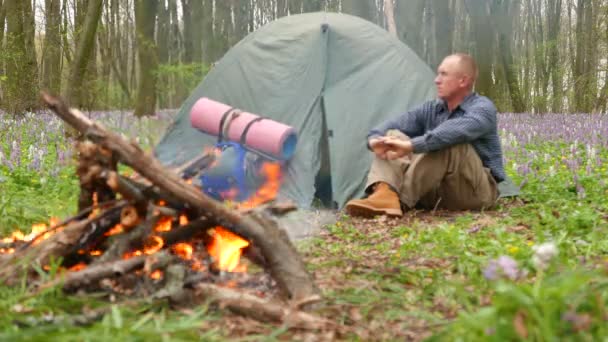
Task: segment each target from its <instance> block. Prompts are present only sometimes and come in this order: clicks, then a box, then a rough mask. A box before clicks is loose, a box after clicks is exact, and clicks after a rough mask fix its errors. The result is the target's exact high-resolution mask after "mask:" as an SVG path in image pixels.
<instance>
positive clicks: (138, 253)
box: [122, 250, 143, 259]
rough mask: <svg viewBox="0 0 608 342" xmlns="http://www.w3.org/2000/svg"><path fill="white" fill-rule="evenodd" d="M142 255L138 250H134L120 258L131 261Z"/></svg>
mask: <svg viewBox="0 0 608 342" xmlns="http://www.w3.org/2000/svg"><path fill="white" fill-rule="evenodd" d="M142 254H143V253H142V252H141V251H140V250H136V251H132V252H127V253H125V254H124V255H123V256H122V258H123V259H131V258H133V257H136V256H140V255H142Z"/></svg>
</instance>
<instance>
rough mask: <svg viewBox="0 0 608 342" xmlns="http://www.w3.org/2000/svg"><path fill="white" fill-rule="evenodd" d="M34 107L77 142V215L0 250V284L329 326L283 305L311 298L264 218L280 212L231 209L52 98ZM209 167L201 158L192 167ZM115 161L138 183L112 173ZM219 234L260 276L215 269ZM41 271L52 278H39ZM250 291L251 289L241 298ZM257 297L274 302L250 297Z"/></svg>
mask: <svg viewBox="0 0 608 342" xmlns="http://www.w3.org/2000/svg"><path fill="white" fill-rule="evenodd" d="M42 99H43V101H44V102H45V104H46V105H47V106H48V107H49V108H51V109H52V110H53V111H54V112H55V114H56V115H57V116H59V117H60V118H61V119H62V120H63V121H65V122H66V123H67V124H69V125H70V126H71V127H73V128H74V129H75V130H76V131H77V132H79V133H80V134H81V135H82V138H83V139H82V141H80V142H79V143H78V145H77V148H78V152H79V163H78V167H77V175H78V177H79V179H80V185H81V197H80V198H79V211H80V212H79V213H78V214H77V215H76V216H74V217H73V218H70V219H68V220H65V221H64V222H62V223H61V224H58V225H56V226H54V227H51V228H49V229H47V230H46V231H45V232H43V233H41V234H39V235H38V236H35V237H34V238H32V239H30V240H28V241H21V240H19V241H14V242H13V243H11V242H3V243H2V246H0V247H1V248H2V249H1V250H0V251H2V250H4V251H7V250H10V251H11V252H10V253H3V254H0V282H3V283H5V284H17V283H21V282H22V281H24V280H25V282H26V283H27V284H29V285H30V286H32V289H33V291H34V292H33V293H34V294H35V293H38V292H39V291H42V290H44V289H47V288H49V287H54V286H58V285H60V286H62V288H63V289H64V290H65V291H74V290H82V289H85V290H86V289H95V290H99V289H108V290H110V291H113V292H116V293H123V294H127V295H133V294H140V295H145V296H147V297H152V298H157V299H162V298H177V297H179V296H184V295H187V296H188V297H190V298H196V299H197V300H193V301H188V302H189V303H195V302H197V301H198V302H200V301H205V300H207V299H210V300H212V301H215V302H218V303H222V305H224V306H225V307H227V308H229V309H230V310H231V311H234V312H239V313H240V314H243V315H247V316H250V317H253V318H256V319H262V320H270V321H275V322H283V323H289V324H288V325H289V326H292V327H297V328H304V329H325V328H328V327H330V326H331V324H330V323H329V322H326V321H324V320H322V319H320V318H317V317H316V316H314V315H312V314H309V313H305V312H303V311H302V310H301V308H300V307H294V306H293V304H290V305H288V304H287V303H301V302H309V301H310V299H311V298H314V299H315V301H316V300H317V299H319V298H320V297H319V290H318V288H317V287H316V285H315V284H314V282H313V279H312V277H311V275H310V274H309V273H308V272H307V270H306V267H305V264H304V262H303V260H302V258H301V256H300V255H299V254H298V252H297V250H296V249H295V248H294V246H293V245H292V244H291V242H290V240H289V238H288V237H287V234H286V233H285V231H284V230H282V229H281V228H280V227H279V226H278V225H277V223H276V221H275V220H273V218H272V216H273V215H277V214H280V213H283V212H286V211H288V210H291V209H289V207H285V206H274V207H273V206H263V207H259V208H255V209H253V210H248V211H239V210H235V209H230V208H228V207H227V206H225V205H224V204H222V203H219V202H217V201H215V200H214V199H212V198H209V197H208V196H206V195H205V194H204V193H202V192H201V191H200V190H199V189H198V188H197V187H195V186H193V185H191V184H189V182H188V181H187V179H184V178H183V176H184V175H186V176H187V175H189V172H190V171H191V170H187V169H186V170H181V171H180V172H179V174H178V173H176V172H175V171H170V170H168V169H167V168H165V167H164V166H163V165H161V164H160V162H159V161H158V160H156V159H155V158H154V157H153V156H151V155H149V154H147V153H145V152H144V151H143V150H142V149H141V148H140V147H139V146H138V145H137V144H136V143H134V142H129V141H127V140H125V139H124V138H123V137H121V136H120V135H118V134H116V133H114V132H112V131H110V130H108V129H106V128H105V127H103V126H102V125H100V124H98V123H95V122H93V121H91V120H89V119H88V118H87V117H86V116H84V115H83V114H82V113H81V112H79V111H78V110H76V109H71V108H68V107H67V106H66V104H65V103H64V102H62V100H61V99H59V98H56V97H53V96H50V95H48V94H46V93H43V94H42ZM209 161H210V157H209V156H204V157H203V158H200V159H198V160H197V161H195V162H194V163H193V165H194V166H195V167H197V166H198V167H200V166H201V165H197V164H196V163H199V164H200V163H203V164H204V163H208V162H209ZM121 163H122V164H124V165H126V166H129V167H130V168H132V169H133V171H135V172H136V173H137V174H138V176H139V178H137V179H135V178H128V177H125V176H122V175H120V174H119V173H118V172H117V167H118V165H119V164H121ZM218 226H219V227H222V228H223V229H227V230H228V231H230V232H231V233H233V234H236V235H237V236H238V237H240V238H241V239H244V240H246V241H247V242H248V243H249V247H247V248H246V249H245V252H244V256H245V257H247V258H248V259H249V260H250V262H252V263H254V264H257V265H258V267H259V268H260V269H261V270H263V272H258V273H251V274H247V273H245V275H242V274H241V275H237V274H235V273H231V272H225V271H220V270H219V268H218V267H217V264H216V262H217V260H214V258H212V257H211V256H210V254H209V252H208V249H207V247H208V245H209V244H210V243H211V242H212V240H213V239H214V232H215V234H217V232H216V230H217V229H219V228H218ZM44 271H51V272H50V273H46V274H47V275H48V274H55V275H56V276H55V277H54V278H52V279H50V280H49V279H48V277H40V275H41V274H44V273H45V272H44ZM252 280H256V281H253V282H252ZM252 283H254V284H255V285H254V286H253V287H256V288H255V289H253V290H255V291H249V293H248V290H251V289H250V288H251V284H252ZM227 284H229V285H231V286H232V288H231V289H228V288H226V285H227ZM247 284H249V285H247ZM256 291H257V292H260V291H262V292H264V293H265V297H267V298H269V297H275V299H273V300H272V301H269V300H267V299H262V298H260V297H257V296H256V295H255V294H254V293H255V292H256ZM287 308H289V309H287Z"/></svg>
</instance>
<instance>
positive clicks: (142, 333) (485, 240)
mask: <svg viewBox="0 0 608 342" xmlns="http://www.w3.org/2000/svg"><path fill="white" fill-rule="evenodd" d="M556 115H557V114H556ZM561 117H562V116H559V118H561ZM563 117H564V119H556V117H538V116H534V115H531V114H504V115H502V116H501V120H502V124H501V125H502V126H501V133H502V136H503V147H504V150H505V155H506V159H507V160H508V162H507V164H506V165H505V168H506V171H507V173H508V174H509V176H510V177H511V178H512V179H513V180H514V181H515V182H516V184H520V185H522V195H521V196H520V197H519V198H516V199H509V200H507V199H504V200H501V201H500V203H499V205H498V206H497V207H496V208H493V209H492V210H489V211H485V212H444V211H437V212H420V211H418V212H414V211H412V212H408V213H406V215H405V216H404V217H403V218H401V219H383V218H377V219H368V220H365V219H354V218H350V217H348V216H346V215H341V216H340V217H339V218H338V220H337V221H336V222H335V223H334V224H331V225H327V226H325V227H323V228H322V230H321V231H320V233H319V235H317V236H315V237H312V238H309V239H307V240H304V241H300V242H299V243H298V249H299V250H300V252H301V253H302V254H303V256H304V259H305V262H306V264H307V266H308V267H309V269H310V271H311V272H312V273H313V275H314V277H315V280H316V282H317V284H318V285H319V287H320V288H321V290H322V292H323V295H324V297H325V299H326V300H325V302H324V305H322V306H320V307H319V308H317V309H316V311H315V313H316V314H318V315H320V316H323V317H327V318H329V319H331V320H333V321H334V322H337V323H339V325H340V326H341V331H327V332H305V331H295V330H290V329H287V328H286V327H284V326H280V325H272V324H263V323H259V322H257V321H254V320H251V319H247V318H242V317H239V316H235V315H232V314H229V313H226V311H223V310H217V309H216V308H214V307H212V306H208V305H203V306H200V307H197V308H194V309H190V310H173V309H171V308H170V307H169V305H168V304H166V303H159V302H156V303H147V302H145V301H143V300H142V301H140V302H133V301H129V302H125V301H122V300H121V299H120V298H118V299H117V300H116V301H114V302H111V301H108V300H106V299H104V298H97V297H95V296H92V295H67V294H64V293H63V292H62V291H61V290H60V289H58V288H55V289H50V290H48V291H46V292H44V293H42V294H40V295H38V296H34V297H32V296H28V290H27V289H26V288H24V287H22V286H17V287H6V286H2V287H0V310H1V311H2V312H3V314H2V315H0V340H11V341H12V340H26V341H27V340H41V341H42V340H44V341H51V340H61V341H104V340H111V339H114V340H125V341H131V340H171V341H179V340H184V341H186V340H194V339H202V340H210V341H213V340H218V341H219V340H226V339H230V340H237V341H249V340H255V341H258V340H265V341H272V340H310V341H313V340H314V341H317V340H332V339H338V340H423V339H428V338H430V339H431V340H455V339H460V340H466V341H471V340H473V341H474V340H514V339H526V338H527V339H532V340H556V339H565V340H600V339H602V338H605V336H608V310H607V309H606V307H607V305H608V291H607V289H606V287H607V286H608V238H607V236H608V234H607V232H608V201H606V198H607V195H608V185H607V184H606V179H607V178H608V171H607V168H606V165H607V163H608V149H607V146H606V140H605V136H607V135H606V132H607V127H608V120H607V119H608V118H607V117H606V116H602V115H597V116H591V115H587V116H585V115H584V114H580V115H578V116H577V115H564V116H563ZM26 120H28V121H23V122H16V121H14V120H7V119H5V118H3V119H2V121H0V126H1V127H0V128H1V130H0V132H2V133H0V194H1V195H0V235H7V234H9V233H10V232H11V231H13V230H14V229H16V228H20V229H24V230H25V229H26V227H29V226H31V225H32V224H33V223H37V222H46V221H48V220H49V218H50V217H51V216H55V217H67V216H71V215H72V214H74V213H75V210H76V209H75V207H76V198H77V192H78V184H77V183H78V182H77V179H76V177H75V175H74V169H73V162H72V161H71V160H72V158H71V157H70V156H69V149H70V147H69V145H68V144H67V143H65V142H64V141H63V140H62V139H63V138H62V135H61V133H60V131H61V129H60V128H57V132H56V133H53V132H54V131H53V127H55V126H53V125H54V124H53V123H49V122H48V120H47V121H45V120H43V119H37V118H27V119H26ZM148 124H149V123H146V124H141V125H142V126H144V125H148ZM57 127H60V125H58V126H57ZM49 128H51V129H50V130H49ZM138 134H139V133H138ZM155 134H156V133H154V134H150V135H147V137H155V136H156V135H155ZM138 136H139V137H140V138H141V139H142V140H144V138H145V137H146V135H138ZM142 137H143V138H142ZM146 139H147V138H146ZM152 140H153V139H152ZM152 140H148V141H147V142H148V144H149V145H153V144H154V143H155V142H154V141H152ZM145 143H146V141H144V144H145ZM103 307H106V308H108V311H107V314H105V315H104V316H103V317H101V318H100V320H98V321H96V322H94V323H92V324H90V325H87V326H84V327H83V326H78V325H75V324H73V322H71V320H70V319H69V318H70V317H72V316H74V315H78V314H82V313H83V311H86V310H90V309H92V308H103Z"/></svg>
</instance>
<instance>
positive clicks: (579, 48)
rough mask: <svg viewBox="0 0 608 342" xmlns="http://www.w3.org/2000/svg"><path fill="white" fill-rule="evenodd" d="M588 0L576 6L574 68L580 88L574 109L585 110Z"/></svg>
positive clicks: (575, 98) (576, 95)
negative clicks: (585, 25)
mask: <svg viewBox="0 0 608 342" xmlns="http://www.w3.org/2000/svg"><path fill="white" fill-rule="evenodd" d="M588 5H589V4H588V1H587V0H578V3H577V6H576V56H575V62H574V63H575V64H574V70H572V76H573V78H574V82H575V85H574V86H575V87H576V89H580V91H578V92H577V93H576V94H575V95H574V106H575V107H574V110H576V111H579V112H582V111H585V98H586V96H585V91H586V90H587V77H586V76H585V32H584V31H583V29H584V23H585V19H586V18H585V6H588Z"/></svg>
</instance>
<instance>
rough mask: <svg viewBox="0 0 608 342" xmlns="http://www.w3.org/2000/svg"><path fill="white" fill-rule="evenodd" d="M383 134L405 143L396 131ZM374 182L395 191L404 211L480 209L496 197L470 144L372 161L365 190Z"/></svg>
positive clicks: (486, 172)
mask: <svg viewBox="0 0 608 342" xmlns="http://www.w3.org/2000/svg"><path fill="white" fill-rule="evenodd" d="M387 135H390V136H396V137H400V138H402V139H404V140H409V137H407V136H406V135H405V134H403V133H402V132H401V131H398V130H390V131H389V132H388V133H387ZM377 182H385V183H388V184H389V185H390V186H392V187H393V189H395V190H397V192H398V193H399V197H400V199H401V202H402V203H404V204H405V205H406V206H407V207H408V208H414V207H415V206H416V205H418V206H419V207H422V208H425V209H434V208H442V209H448V210H468V209H483V208H488V207H491V206H492V205H494V203H495V202H496V199H497V198H498V190H497V187H496V181H495V180H494V177H492V174H491V173H490V170H489V169H488V168H485V167H484V166H483V164H482V163H481V159H479V156H478V155H477V152H475V149H474V148H473V146H471V145H470V144H460V145H455V146H452V147H449V148H446V149H443V150H440V151H435V152H429V153H421V154H414V155H412V156H411V158H408V157H404V158H399V159H396V160H383V159H380V158H378V157H375V158H374V161H373V163H372V166H371V169H370V172H369V175H368V181H367V186H366V189H367V191H369V190H370V186H371V185H373V184H375V183H377Z"/></svg>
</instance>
